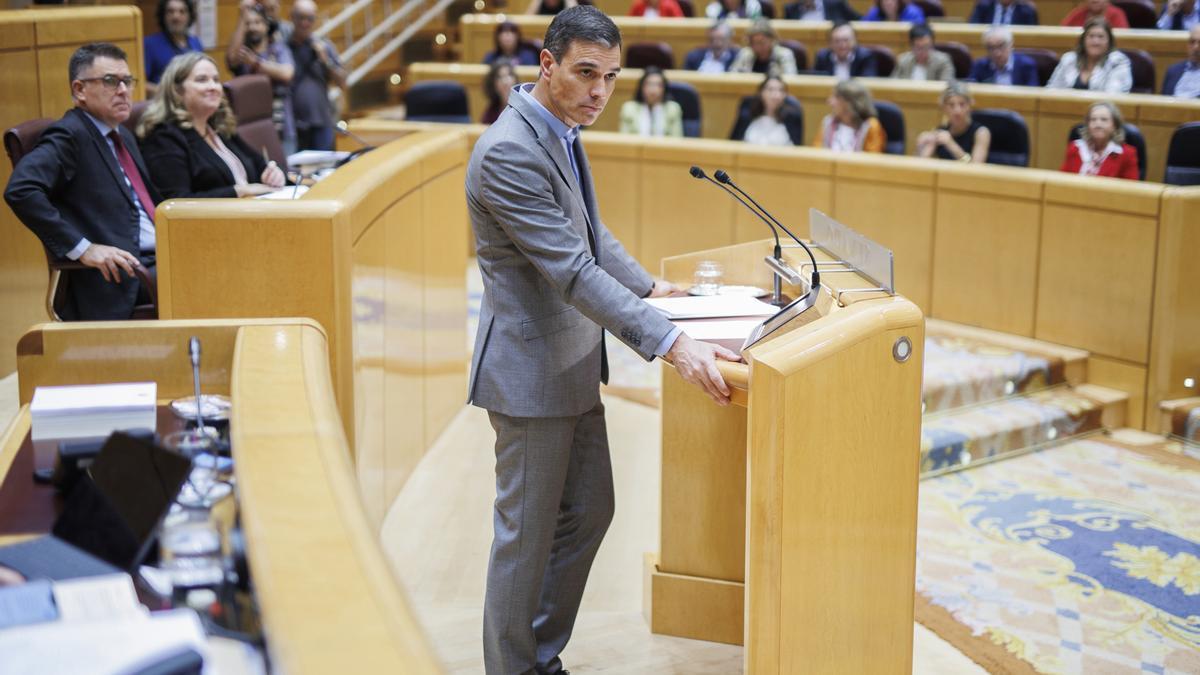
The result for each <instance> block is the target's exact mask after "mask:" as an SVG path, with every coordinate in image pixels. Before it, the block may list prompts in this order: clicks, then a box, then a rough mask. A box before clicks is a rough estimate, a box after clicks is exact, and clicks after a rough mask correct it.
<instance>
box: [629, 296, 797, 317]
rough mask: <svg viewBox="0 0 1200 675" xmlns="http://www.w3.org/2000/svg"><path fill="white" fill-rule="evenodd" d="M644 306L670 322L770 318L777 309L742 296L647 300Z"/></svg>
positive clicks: (755, 299)
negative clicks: (730, 318) (649, 307)
mask: <svg viewBox="0 0 1200 675" xmlns="http://www.w3.org/2000/svg"><path fill="white" fill-rule="evenodd" d="M646 304H648V305H650V306H651V307H653V308H654V309H657V310H658V311H660V312H662V313H663V314H664V315H666V317H667V318H668V319H671V320H672V321H674V320H678V319H718V318H724V317H734V316H771V315H772V314H775V313H776V312H778V311H779V308H778V307H776V306H774V305H770V304H767V303H765V302H763V301H761V300H759V299H757V298H751V297H747V296H744V295H695V296H691V295H690V296H688V297H685V298H647V299H646Z"/></svg>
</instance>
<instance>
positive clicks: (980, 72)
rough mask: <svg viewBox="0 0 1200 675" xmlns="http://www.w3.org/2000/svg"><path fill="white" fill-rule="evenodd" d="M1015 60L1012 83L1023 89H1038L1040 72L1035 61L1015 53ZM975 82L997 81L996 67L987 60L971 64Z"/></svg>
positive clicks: (972, 77)
mask: <svg viewBox="0 0 1200 675" xmlns="http://www.w3.org/2000/svg"><path fill="white" fill-rule="evenodd" d="M1012 59H1013V74H1012V83H1013V84H1018V85H1021V86H1023V87H1037V86H1040V84H1039V83H1038V70H1037V64H1036V63H1034V61H1033V59H1031V58H1029V57H1028V56H1025V55H1024V54H1017V53H1014V54H1013V55H1012ZM969 79H970V80H972V81H973V82H983V83H988V84H991V83H994V82H995V81H996V67H995V66H993V65H992V61H991V60H990V59H987V58H982V59H976V60H975V63H973V64H971V77H970V78H969Z"/></svg>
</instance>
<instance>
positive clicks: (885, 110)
mask: <svg viewBox="0 0 1200 675" xmlns="http://www.w3.org/2000/svg"><path fill="white" fill-rule="evenodd" d="M875 110H876V111H877V112H878V113H879V124H880V126H882V127H883V131H884V133H886V134H887V145H886V146H884V148H883V151H884V152H885V153H887V154H889V155H903V154H904V148H905V146H906V145H907V140H906V138H905V136H904V111H902V110H900V106H898V105H896V104H895V103H892V102H890V101H875Z"/></svg>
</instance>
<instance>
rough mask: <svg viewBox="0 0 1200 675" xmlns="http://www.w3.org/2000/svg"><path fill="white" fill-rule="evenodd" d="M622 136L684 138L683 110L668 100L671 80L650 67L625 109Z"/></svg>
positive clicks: (622, 108) (655, 68)
mask: <svg viewBox="0 0 1200 675" xmlns="http://www.w3.org/2000/svg"><path fill="white" fill-rule="evenodd" d="M620 129H621V133H623V134H637V135H639V136H675V137H682V136H683V108H681V107H679V104H678V103H676V102H675V101H672V100H670V99H668V98H667V77H666V76H665V75H663V72H662V71H661V70H659V69H658V68H657V67H656V66H647V67H646V70H645V72H643V73H642V79H640V80H638V86H637V90H635V91H634V94H633V100H632V101H626V102H625V103H624V104H623V105H622V106H621V127H620Z"/></svg>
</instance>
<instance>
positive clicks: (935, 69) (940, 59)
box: [892, 49, 954, 82]
mask: <svg viewBox="0 0 1200 675" xmlns="http://www.w3.org/2000/svg"><path fill="white" fill-rule="evenodd" d="M916 65H917V62H916V59H915V58H913V53H912V52H904V53H903V54H901V55H900V56H899V57H898V58H897V59H896V69H895V70H893V71H892V77H894V78H897V79H900V80H911V79H912V73H913V68H914V67H915V66H916ZM925 79H927V80H942V81H943V82H949V81H950V80H953V79H954V62H953V61H951V60H950V57H949V56H947V55H946V54H944V53H942V52H939V51H937V50H936V49H935V50H933V51H932V52H930V53H929V66H928V67H927V68H926V69H925Z"/></svg>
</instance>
